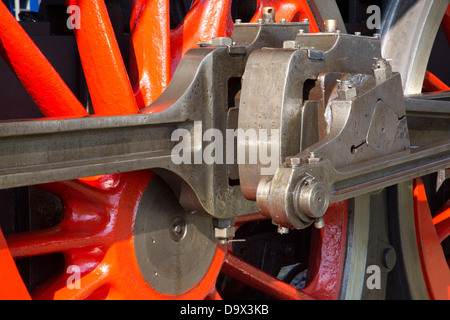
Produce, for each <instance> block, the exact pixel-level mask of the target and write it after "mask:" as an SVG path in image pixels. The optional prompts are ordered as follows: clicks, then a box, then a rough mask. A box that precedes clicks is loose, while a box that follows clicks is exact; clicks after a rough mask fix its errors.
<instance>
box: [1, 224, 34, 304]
mask: <svg viewBox="0 0 450 320" xmlns="http://www.w3.org/2000/svg"><path fill="white" fill-rule="evenodd" d="M0 270H1V271H2V272H1V273H0V299H2V300H6V299H30V295H29V294H28V291H27V288H26V287H25V284H24V283H23V281H22V279H21V277H20V274H19V272H18V270H17V267H16V264H15V263H14V260H13V258H12V256H11V253H10V251H9V249H8V245H7V243H6V241H5V238H4V237H3V233H2V231H1V230H0Z"/></svg>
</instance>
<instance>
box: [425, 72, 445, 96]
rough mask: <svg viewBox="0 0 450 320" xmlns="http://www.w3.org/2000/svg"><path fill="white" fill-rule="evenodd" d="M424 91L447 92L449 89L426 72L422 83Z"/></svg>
mask: <svg viewBox="0 0 450 320" xmlns="http://www.w3.org/2000/svg"><path fill="white" fill-rule="evenodd" d="M423 89H424V91H428V92H433V91H449V90H450V87H449V86H447V85H446V84H445V83H444V82H442V81H441V80H440V79H439V78H438V77H436V76H435V75H434V74H432V73H431V72H430V71H426V73H425V79H424V81H423Z"/></svg>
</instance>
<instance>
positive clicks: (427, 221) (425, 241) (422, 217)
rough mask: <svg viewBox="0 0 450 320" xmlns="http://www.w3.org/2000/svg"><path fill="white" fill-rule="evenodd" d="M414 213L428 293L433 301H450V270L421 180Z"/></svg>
mask: <svg viewBox="0 0 450 320" xmlns="http://www.w3.org/2000/svg"><path fill="white" fill-rule="evenodd" d="M414 211H415V213H416V217H415V222H416V230H417V231H418V233H419V234H418V236H419V239H418V241H419V248H420V250H421V255H420V256H421V263H422V269H423V271H424V276H425V282H426V284H427V288H428V290H429V291H428V293H429V295H430V298H432V299H450V292H449V284H450V270H449V268H448V265H447V261H446V259H445V256H444V252H443V251H442V247H441V245H440V243H441V242H440V239H439V237H438V235H437V233H436V229H435V226H434V224H433V221H432V219H431V213H430V209H429V207H428V200H427V196H426V193H425V188H424V185H423V183H422V180H421V179H417V180H416V186H415V188H414Z"/></svg>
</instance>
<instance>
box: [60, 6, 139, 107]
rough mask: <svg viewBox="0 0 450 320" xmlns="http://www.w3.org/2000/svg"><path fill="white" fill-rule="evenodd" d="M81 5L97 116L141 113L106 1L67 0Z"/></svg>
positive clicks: (83, 48) (79, 33)
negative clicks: (138, 111)
mask: <svg viewBox="0 0 450 320" xmlns="http://www.w3.org/2000/svg"><path fill="white" fill-rule="evenodd" d="M66 3H67V5H78V6H79V8H80V11H79V12H80V28H79V29H77V28H75V29H74V31H75V37H76V39H77V43H78V49H79V52H80V58H81V62H82V65H83V70H84V74H85V77H86V82H87V85H88V88H89V93H90V95H91V100H92V104H93V107H94V111H95V113H96V114H97V115H121V114H131V113H135V112H137V110H138V108H137V104H136V100H135V99H134V94H133V90H132V88H131V84H130V80H129V78H128V74H127V71H126V68H125V65H124V62H123V59H122V55H121V53H120V49H119V45H118V44H117V40H116V37H115V34H114V30H113V27H112V25H111V21H110V19H109V15H108V10H107V8H106V5H105V3H104V1H102V0H90V1H87V0H78V1H77V0H66Z"/></svg>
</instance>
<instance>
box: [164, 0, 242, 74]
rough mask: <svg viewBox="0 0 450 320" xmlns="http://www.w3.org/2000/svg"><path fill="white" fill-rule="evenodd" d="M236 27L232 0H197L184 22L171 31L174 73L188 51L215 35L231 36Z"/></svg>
mask: <svg viewBox="0 0 450 320" xmlns="http://www.w3.org/2000/svg"><path fill="white" fill-rule="evenodd" d="M233 29H234V23H233V20H232V18H231V0H195V1H194V3H193V4H192V7H191V10H190V11H189V12H188V14H187V15H186V17H185V19H184V21H183V23H182V24H181V25H180V26H179V27H177V28H176V29H175V30H173V31H172V32H171V63H172V73H173V72H174V71H175V69H176V66H177V65H178V63H179V62H180V60H181V58H182V56H183V55H184V54H185V53H186V51H188V50H190V49H192V48H195V47H197V43H198V42H209V41H210V40H211V38H213V37H229V36H231V33H232V32H233Z"/></svg>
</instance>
